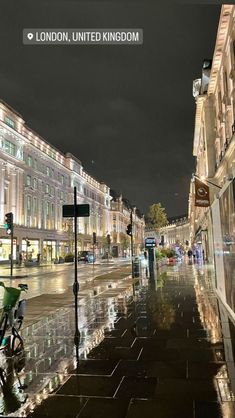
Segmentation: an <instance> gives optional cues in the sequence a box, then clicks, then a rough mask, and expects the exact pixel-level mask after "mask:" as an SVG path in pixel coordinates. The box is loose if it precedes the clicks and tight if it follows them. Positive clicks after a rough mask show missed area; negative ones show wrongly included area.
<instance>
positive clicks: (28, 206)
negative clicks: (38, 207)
mask: <svg viewBox="0 0 235 418" xmlns="http://www.w3.org/2000/svg"><path fill="white" fill-rule="evenodd" d="M27 210H28V211H31V196H27Z"/></svg>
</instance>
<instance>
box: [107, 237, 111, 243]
mask: <svg viewBox="0 0 235 418" xmlns="http://www.w3.org/2000/svg"><path fill="white" fill-rule="evenodd" d="M107 243H108V245H110V243H111V240H110V235H109V234H108V235H107Z"/></svg>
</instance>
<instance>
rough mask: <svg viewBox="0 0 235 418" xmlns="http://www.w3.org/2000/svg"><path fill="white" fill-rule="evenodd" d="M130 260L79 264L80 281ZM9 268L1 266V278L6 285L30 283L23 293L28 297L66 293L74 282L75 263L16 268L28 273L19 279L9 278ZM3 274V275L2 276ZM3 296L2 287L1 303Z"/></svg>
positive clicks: (0, 292) (20, 271) (0, 289)
mask: <svg viewBox="0 0 235 418" xmlns="http://www.w3.org/2000/svg"><path fill="white" fill-rule="evenodd" d="M128 264H129V261H128V260H116V261H115V262H110V263H102V264H95V265H94V268H93V265H92V264H83V263H79V264H78V281H79V283H80V284H84V283H85V282H89V281H90V280H92V279H93V278H94V277H96V276H98V275H101V274H105V273H108V272H110V271H113V270H115V269H116V268H118V267H122V266H125V265H128ZM8 273H9V272H8V269H6V268H5V269H4V268H1V270H0V280H1V281H3V282H4V283H5V286H13V287H17V286H18V284H19V283H27V284H28V292H27V293H24V294H23V297H24V298H26V299H29V298H32V297H35V296H39V295H41V294H53V293H64V292H65V291H66V290H67V289H68V287H69V286H72V284H73V282H74V265H73V264H70V265H66V264H62V265H53V264H52V265H50V266H45V267H39V268H34V267H33V268H32V267H31V268H27V269H26V268H22V269H16V270H15V274H18V275H19V276H24V275H27V276H28V277H22V278H17V279H12V280H10V279H8V278H6V277H5V276H6V275H7V274H8ZM1 275H2V277H3V278H2V277H1ZM2 297H3V288H0V304H1V301H2Z"/></svg>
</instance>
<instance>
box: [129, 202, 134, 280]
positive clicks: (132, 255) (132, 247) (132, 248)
mask: <svg viewBox="0 0 235 418" xmlns="http://www.w3.org/2000/svg"><path fill="white" fill-rule="evenodd" d="M130 221H131V271H132V278H134V260H133V258H134V245H133V215H132V209H131V216H130Z"/></svg>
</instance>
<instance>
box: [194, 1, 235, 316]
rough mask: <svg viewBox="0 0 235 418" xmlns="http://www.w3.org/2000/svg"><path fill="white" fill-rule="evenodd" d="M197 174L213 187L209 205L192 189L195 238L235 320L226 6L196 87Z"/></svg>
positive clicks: (234, 147) (233, 31)
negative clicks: (211, 264)
mask: <svg viewBox="0 0 235 418" xmlns="http://www.w3.org/2000/svg"><path fill="white" fill-rule="evenodd" d="M193 93H194V97H195V100H196V117H195V131H194V145H193V155H194V156H195V157H196V173H195V174H196V176H197V177H198V178H199V179H200V180H201V181H203V182H204V183H205V184H207V185H208V186H209V190H210V206H209V207H207V208H203V207H196V206H195V200H194V197H195V196H194V195H195V176H193V178H192V181H191V185H190V195H189V216H190V226H191V231H190V236H191V239H192V240H193V241H194V242H199V243H201V245H202V246H203V249H204V252H205V254H206V256H207V258H208V260H209V261H211V262H213V261H214V262H215V268H216V280H215V287H216V289H217V292H218V294H219V296H220V297H221V299H222V301H223V303H224V304H225V305H226V307H227V308H228V310H229V311H230V313H231V314H232V315H233V316H234V317H235V284H234V283H235V180H234V177H235V6H233V5H223V6H222V8H221V15H220V21H219V26H218V32H217V38H216V44H215V50H214V56H213V60H212V62H210V61H208V60H206V61H205V62H204V65H203V70H202V77H201V79H197V80H195V81H194V84H193Z"/></svg>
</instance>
